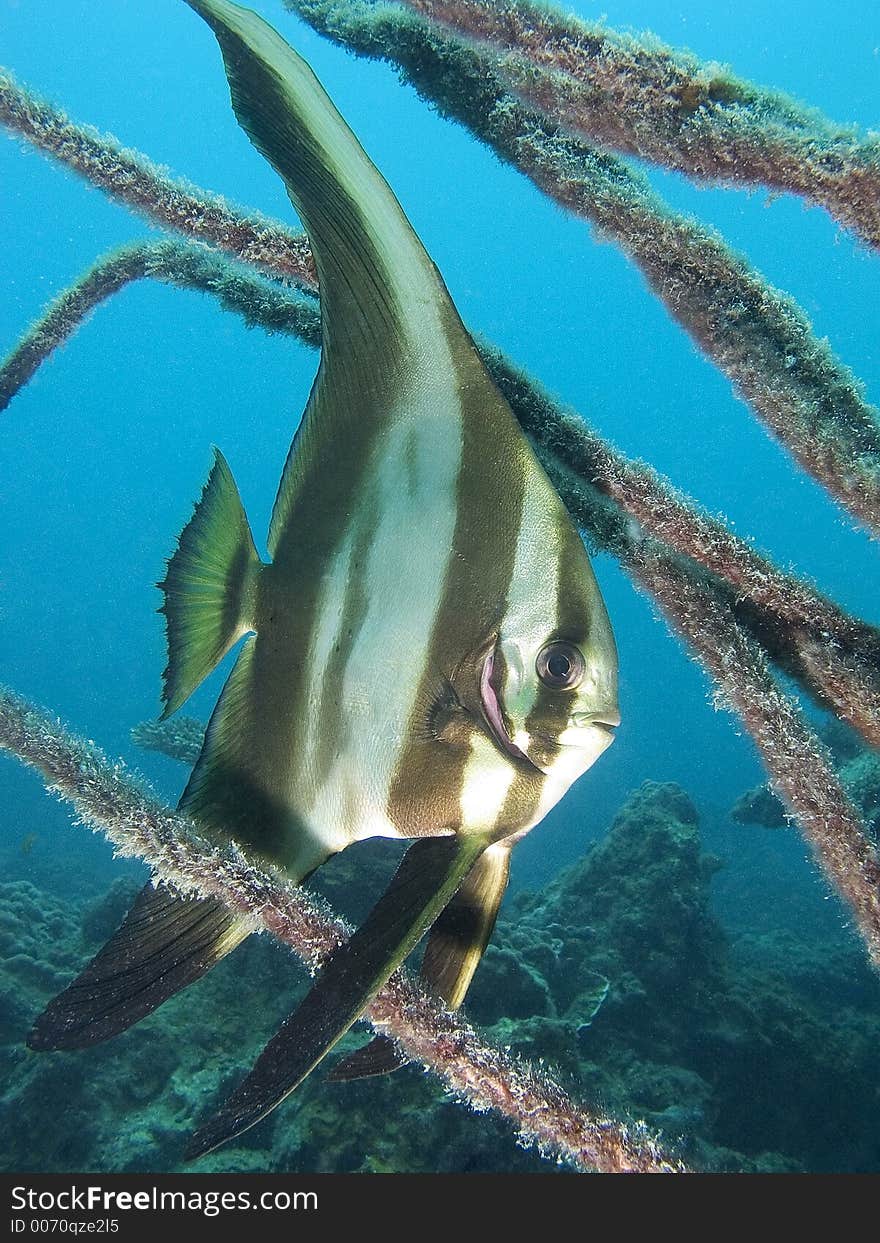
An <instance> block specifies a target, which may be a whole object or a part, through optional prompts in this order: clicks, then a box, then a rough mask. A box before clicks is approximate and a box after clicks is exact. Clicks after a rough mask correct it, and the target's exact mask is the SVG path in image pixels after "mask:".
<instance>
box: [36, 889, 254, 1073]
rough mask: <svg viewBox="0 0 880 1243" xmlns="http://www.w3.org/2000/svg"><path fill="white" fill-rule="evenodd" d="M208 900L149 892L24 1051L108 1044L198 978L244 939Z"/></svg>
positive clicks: (41, 1021) (236, 923)
mask: <svg viewBox="0 0 880 1243" xmlns="http://www.w3.org/2000/svg"><path fill="white" fill-rule="evenodd" d="M248 931H249V928H248V926H247V924H244V925H243V924H242V922H241V920H239V919H237V918H236V917H235V916H234V915H232V914H231V913H230V911H229V910H228V909H227V908H226V907H225V906H224V905H223V904H222V903H221V902H218V901H217V900H216V899H214V898H181V897H179V896H178V895H176V894H174V893H172V892H171V891H170V890H169V889H167V888H165V887H164V886H161V885H160V886H158V887H155V888H154V886H153V885H152V884H148V885H146V886H145V888H144V889H143V890H142V891H141V893H140V894H139V895H138V897H137V898H136V899H135V902H134V904H133V906H132V908H131V910H130V911H129V912H128V914H127V915H126V917H125V920H124V921H123V923H122V926H121V927H120V928H119V929H118V930H117V931H116V932H115V933H114V935H113V936H112V937H111V938H110V940H109V941H108V942H107V944H106V945H105V946H104V948H103V949H102V950H100V951H99V952H98V954H97V955H96V956H95V957H94V958H93V959H92V961H91V962H90V963H89V965H88V966H87V967H86V968H85V970H84V971H82V972H81V973H80V975H78V976H77V978H76V979H75V980H74V981H73V983H72V984H70V985H69V986H68V987H67V988H66V989H65V990H64V992H62V993H59V995H58V996H57V997H56V998H55V999H54V1001H51V1002H50V1003H49V1005H48V1006H47V1007H46V1009H45V1010H44V1011H43V1013H42V1014H41V1015H40V1017H39V1018H38V1019H37V1021H36V1024H35V1025H34V1028H33V1031H32V1032H31V1034H30V1036H29V1037H28V1045H29V1047H30V1048H31V1049H37V1050H49V1049H83V1048H86V1047H87V1046H89V1045H93V1044H98V1043H99V1042H100V1041H102V1040H109V1039H110V1037H111V1036H116V1035H118V1034H119V1033H120V1032H123V1031H125V1030H126V1029H127V1028H129V1027H131V1026H132V1025H133V1024H134V1023H137V1022H138V1021H139V1020H140V1019H142V1018H144V1017H145V1016H146V1015H148V1014H150V1013H151V1012H152V1011H153V1010H155V1009H156V1007H157V1006H159V1005H161V1004H162V1002H163V1001H167V999H168V998H169V997H171V996H173V995H174V993H176V992H178V991H179V990H180V989H182V988H185V987H186V985H187V984H192V983H193V982H194V981H195V980H197V979H199V977H200V976H202V975H204V974H205V972H206V971H208V970H209V969H210V968H211V967H213V966H214V964H215V963H217V962H219V961H220V959H221V958H223V957H225V955H226V954H228V953H229V952H230V951H231V950H233V949H235V947H236V945H238V944H239V943H240V942H241V941H243V940H244V938H245V937H246V936H247V935H248Z"/></svg>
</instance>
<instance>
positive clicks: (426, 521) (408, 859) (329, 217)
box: [31, 0, 619, 1153]
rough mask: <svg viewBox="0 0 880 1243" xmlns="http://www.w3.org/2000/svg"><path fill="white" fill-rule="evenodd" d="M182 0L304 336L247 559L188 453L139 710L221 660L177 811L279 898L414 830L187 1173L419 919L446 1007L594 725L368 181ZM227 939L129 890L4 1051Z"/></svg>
mask: <svg viewBox="0 0 880 1243" xmlns="http://www.w3.org/2000/svg"><path fill="white" fill-rule="evenodd" d="M187 2H188V3H189V4H190V7H192V8H193V9H195V10H196V11H197V12H198V13H199V14H200V15H201V16H202V17H204V19H205V20H206V21H207V22H208V24H209V25H210V26H211V27H212V29H213V30H214V33H215V34H216V36H217V39H218V42H219V44H220V47H221V50H222V53H223V57H224V61H225V65H226V71H227V76H228V79H229V82H230V86H231V91H232V102H233V107H234V109H235V112H236V115H237V117H238V119H239V121H240V123H241V124H242V126H243V127H244V128H245V130H246V131H247V132H248V134H249V136H250V137H251V139H252V141H253V142H254V143H255V145H256V146H257V147H258V149H259V150H260V151H261V152H262V153H263V154H264V155H265V156H266V158H267V159H268V160H269V161H270V163H272V164H273V166H274V167H275V168H276V170H277V171H278V172H279V174H280V175H281V177H282V178H283V179H284V181H285V184H286V186H287V188H288V191H289V193H290V197H291V199H292V201H293V204H294V206H295V207H296V209H297V211H298V213H299V215H300V217H301V219H302V221H303V224H304V225H305V228H306V230H307V232H308V234H309V238H310V241H311V243H312V248H313V252H314V256H315V262H316V266H317V271H318V279H319V287H320V295H321V313H322V338H323V340H322V354H321V363H320V367H319V370H318V374H317V377H316V380H315V384H314V387H313V389H312V393H311V396H310V398H309V402H308V405H307V407H306V411H305V414H304V416H303V421H302V425H301V428H300V430H299V432H298V433H297V436H296V438H295V441H294V444H293V446H292V449H291V453H290V455H289V457H288V461H287V464H286V466H285V469H284V473H283V476H282V480H281V484H280V487H279V491H278V495H277V499H276V502H275V507H274V511H273V515H272V520H271V524H270V529H269V533H268V541H267V545H268V559H267V560H266V561H263V560H261V558H260V557H259V556H258V554H257V550H256V546H255V543H254V540H253V538H252V536H251V532H250V528H249V526H248V523H247V519H246V517H245V515H244V511H243V508H242V505H241V501H240V499H239V496H238V492H237V490H236V488H235V484H234V481H233V479H232V475H231V473H230V471H229V468H228V466H227V465H226V463H225V460H224V459H223V457H222V455H220V454H219V453H217V455H216V458H215V463H214V467H213V469H212V471H211V474H210V476H209V479H208V482H207V484H206V486H205V490H204V492H203V495H202V498H201V500H200V501H199V503H198V505H197V506H196V509H195V512H194V514H193V517H192V518H191V520H190V522H189V523H188V524H187V526H186V527H185V528H184V530H183V532H182V533H181V536H180V539H179V542H178V548H177V550H176V552H175V553H174V555H173V557H172V558H171V560H170V562H169V564H168V570H167V574H166V577H165V579H164V581H163V583H162V584H160V586H162V588H163V590H164V593H165V602H164V605H163V609H164V612H165V614H166V622H167V629H168V646H169V662H168V667H167V669H166V671H165V677H164V701H165V710H166V714H167V713H169V712H172V711H175V710H176V709H177V708H178V707H179V706H180V705H181V704H182V703H183V702H185V700H186V699H187V698H188V696H189V695H190V694H191V693H192V691H193V690H194V689H195V688H196V686H197V685H198V684H199V683H200V682H201V680H202V679H203V678H204V677H205V676H206V675H207V674H208V673H209V672H210V671H211V669H212V668H214V667H215V666H216V664H217V663H218V662H219V660H220V659H222V657H223V656H224V655H225V654H226V653H227V652H228V651H229V650H230V649H231V648H233V647H234V646H235V645H236V644H239V643H240V644H241V646H240V650H239V653H238V656H237V658H236V662H235V665H234V668H233V670H232V672H231V674H230V676H229V678H228V680H227V683H226V685H225V687H224V689H223V692H222V694H221V696H220V699H219V701H218V703H217V706H216V708H215V711H214V713H213V715H212V718H211V721H210V724H209V727H208V730H207V733H206V738H205V744H204V747H203V750H202V753H201V755H200V757H199V760H198V762H197V763H196V765H195V768H194V770H193V773H192V776H191V778H190V781H189V783H188V785H187V788H186V790H185V792H184V795H183V798H182V800H181V807H182V808H183V809H184V810H186V811H187V813H188V814H189V815H191V816H192V817H193V818H194V819H196V820H197V821H198V822H199V824H200V825H201V826H202V827H203V828H204V829H205V830H207V831H208V832H209V833H215V834H217V835H218V836H222V837H223V838H225V837H227V836H228V835H229V834H232V836H233V837H234V838H235V840H236V841H238V842H239V843H241V844H242V845H244V846H245V847H246V848H248V850H249V851H250V852H252V853H254V854H256V855H258V856H260V857H262V858H263V859H265V860H266V861H268V862H270V863H272V864H274V865H276V866H280V867H281V868H283V869H284V870H285V871H286V873H287V874H288V876H289V877H290V878H291V879H293V880H294V881H296V882H299V881H301V880H303V879H304V878H305V877H306V876H308V875H309V873H311V872H312V871H313V870H314V869H315V868H316V867H318V866H320V864H321V863H322V862H324V860H325V859H327V858H328V857H329V856H330V855H332V854H334V853H336V852H338V851H340V850H342V849H344V848H345V847H346V846H348V845H349V844H350V843H351V842H354V841H357V840H359V839H362V838H366V837H372V836H390V837H405V838H412V839H416V840H415V843H414V845H413V846H412V847H411V848H410V850H409V851H408V852H407V854H406V856H405V857H404V861H403V863H402V864H401V866H400V869H399V871H398V873H397V875H396V877H395V879H394V881H392V884H391V886H390V888H389V890H388V892H387V893H386V894H385V896H384V897H383V898H382V899H381V900H380V902H379V903H378V904H377V906H376V908H375V909H374V911H373V913H372V914H371V915H370V916H369V918H368V920H367V921H366V923H365V925H364V926H363V927H362V928H361V929H360V930H359V931H358V933H356V934H355V936H354V938H353V939H352V941H351V942H349V943H348V944H347V945H346V946H343V947H341V949H340V950H339V951H337V954H336V955H334V956H333V958H332V959H331V961H330V963H329V964H328V965H327V967H326V968H325V970H324V972H323V974H322V976H321V977H319V980H318V983H317V984H316V985H315V988H314V989H313V991H312V993H310V994H309V996H308V997H307V998H306V1001H305V1002H304V1003H303V1006H302V1007H301V1009H300V1010H299V1011H297V1012H296V1014H294V1015H293V1016H291V1019H290V1020H288V1022H287V1023H286V1024H285V1025H284V1027H283V1028H282V1030H281V1031H280V1032H279V1033H278V1036H276V1037H275V1038H274V1040H273V1041H272V1042H270V1044H269V1046H267V1049H266V1051H265V1052H264V1054H263V1056H262V1057H261V1059H260V1061H259V1062H258V1063H257V1066H256V1067H255V1070H254V1072H253V1073H252V1075H251V1076H250V1077H249V1078H248V1080H246V1081H245V1084H244V1085H243V1087H242V1088H241V1089H240V1090H239V1092H238V1093H236V1094H234V1096H233V1097H232V1098H231V1100H230V1102H228V1103H227V1106H225V1107H224V1109H223V1110H222V1111H221V1113H220V1114H219V1115H218V1116H217V1118H216V1119H215V1120H214V1121H213V1122H212V1123H211V1124H209V1126H208V1128H206V1129H205V1131H204V1132H202V1133H200V1135H199V1136H198V1137H197V1140H196V1144H195V1147H194V1150H193V1151H194V1152H196V1153H198V1152H204V1151H207V1150H208V1149H209V1148H211V1147H214V1146H216V1144H217V1143H221V1142H223V1141H224V1140H225V1139H227V1138H229V1137H230V1136H231V1135H232V1134H236V1133H238V1132H239V1131H240V1130H242V1129H244V1128H245V1127H246V1126H249V1125H252V1124H253V1122H255V1121H257V1120H258V1118H259V1117H261V1116H263V1114H264V1113H265V1112H267V1110H268V1109H270V1108H272V1107H273V1106H274V1105H275V1104H276V1103H277V1102H278V1100H280V1099H281V1098H282V1097H283V1096H284V1095H286V1094H287V1092H288V1091H290V1090H292V1088H293V1087H295V1086H296V1083H298V1082H299V1081H300V1080H301V1079H302V1078H303V1077H304V1075H305V1074H307V1073H308V1071H309V1070H310V1069H311V1067H312V1066H313V1065H315V1064H316V1062H317V1061H318V1060H320V1058H321V1057H322V1056H323V1055H324V1054H325V1053H326V1051H327V1049H329V1048H330V1047H331V1045H332V1044H333V1043H335V1041H336V1040H337V1039H338V1038H339V1036H341V1035H342V1034H343V1033H344V1032H345V1031H346V1030H347V1029H348V1027H349V1026H350V1025H351V1023H352V1022H354V1021H355V1020H356V1019H357V1017H358V1016H359V1014H360V1013H361V1012H362V1011H363V1008H364V1006H365V1004H366V1003H367V1001H368V1000H369V998H370V997H371V996H372V995H373V994H374V993H375V992H376V991H377V989H378V988H379V987H381V984H382V983H383V982H384V980H385V979H387V977H388V975H389V974H390V972H391V971H392V970H394V968H395V967H396V966H398V965H399V964H400V962H402V961H403V959H404V958H405V957H406V955H407V954H408V953H409V951H410V950H411V949H412V948H413V946H414V945H415V944H416V943H417V941H418V940H419V939H420V937H421V936H422V935H423V933H424V932H425V930H426V929H427V928H428V927H430V926H432V925H433V931H432V934H431V938H430V939H429V943H428V949H427V951H426V957H425V964H424V965H423V974H424V975H425V977H426V979H427V980H428V982H429V983H431V984H432V985H433V986H434V987H436V988H437V990H438V991H439V992H440V994H441V996H443V997H444V998H446V1000H447V1001H448V1002H449V1004H452V1005H457V1004H459V1002H460V1001H461V999H462V997H463V996H464V993H465V991H466V989H467V985H468V983H469V981H470V978H471V976H472V974H473V971H474V969H475V968H476V965H477V963H478V961H479V957H480V955H481V953H482V951H483V948H484V947H485V944H486V941H487V940H488V937H489V935H490V934H491V931H492V926H493V924H494V920H495V915H496V913H497V909H498V906H499V904H500V901H501V897H502V895H503V892H504V888H505V886H506V883H507V875H508V861H509V854H510V847H511V845H512V844H513V843H514V842H515V841H516V840H518V839H519V837H521V836H522V835H523V833H525V832H527V831H528V830H529V829H530V828H531V827H533V826H534V825H535V824H537V823H538V822H539V821H540V820H541V819H542V818H543V817H544V815H546V813H547V811H548V810H549V809H550V807H551V806H552V805H553V804H554V803H555V802H556V801H557V800H558V799H559V798H560V797H561V796H562V795H563V794H564V793H565V791H566V790H567V789H568V788H569V786H570V785H571V783H572V782H573V781H575V780H576V779H577V778H578V777H579V776H580V775H581V774H582V773H583V772H584V771H585V770H586V769H587V768H588V767H589V766H590V765H591V764H592V763H593V761H594V760H595V759H596V758H597V756H598V755H599V754H601V752H602V751H603V750H604V749H605V748H606V747H607V746H608V745H609V743H610V741H611V738H612V731H613V728H614V726H615V725H616V724H617V722H618V720H619V718H618V713H617V681H616V679H617V657H616V650H615V646H614V639H613V636H612V632H611V627H610V624H609V621H608V617H607V613H606V610H605V607H604V603H603V601H602V598H601V594H600V592H599V589H598V586H597V584H596V580H595V577H594V575H593V571H592V569H591V566H590V563H589V559H588V557H587V554H586V552H585V550H584V547H583V544H582V542H581V540H580V537H579V535H578V533H577V531H576V529H575V527H574V525H573V523H572V521H571V519H570V517H569V515H568V514H567V512H566V511H565V509H564V507H563V505H562V503H561V502H560V500H559V497H558V496H557V494H556V492H555V490H554V488H553V487H552V485H551V483H550V481H549V479H548V478H547V476H546V474H545V472H544V470H543V469H542V467H541V466H540V464H539V463H538V461H537V459H536V457H535V455H534V453H533V451H532V449H531V447H530V446H529V444H528V441H527V440H526V438H525V436H524V435H523V433H522V431H521V429H520V428H519V425H518V424H517V422H516V420H515V418H514V416H513V414H512V412H511V410H510V408H509V406H508V405H507V403H506V402H505V401H504V399H503V398H502V396H501V394H500V393H499V392H498V390H497V388H496V387H495V385H494V384H493V382H492V380H491V378H490V377H489V375H488V373H487V371H486V369H485V366H484V365H483V363H482V361H481V359H480V357H479V354H478V352H477V350H476V348H475V346H474V343H473V341H472V339H471V338H470V336H469V334H468V333H467V331H466V329H465V328H464V326H463V325H462V323H461V320H460V318H459V316H458V313H457V312H456V310H455V307H454V305H453V303H452V300H451V298H450V296H449V293H448V291H447V290H446V287H445V285H444V284H443V281H442V279H441V277H440V275H439V273H438V272H437V269H436V268H435V266H434V264H433V263H432V261H431V260H430V258H429V257H428V255H427V254H426V252H425V250H424V248H423V246H422V244H421V242H420V241H419V239H418V238H417V237H416V235H415V233H414V232H413V230H412V228H411V227H410V225H409V222H408V221H407V219H406V217H405V215H404V213H403V211H402V210H401V208H400V206H399V204H398V203H397V200H396V199H395V198H394V196H393V194H392V192H391V190H390V189H389V187H388V185H387V184H386V182H385V181H384V180H383V178H382V177H381V176H380V174H379V173H378V172H377V170H376V169H375V168H374V166H373V165H372V164H371V162H370V161H369V159H368V158H367V156H366V155H365V153H364V152H363V150H362V148H361V147H360V144H359V143H358V141H357V139H356V138H355V137H354V135H353V134H352V132H351V131H350V129H349V128H348V126H347V125H346V123H345V122H344V120H343V119H342V118H341V117H340V115H339V113H338V112H337V111H336V109H335V108H334V106H333V104H332V103H331V102H330V100H329V99H328V97H327V96H326V94H325V93H324V91H323V89H322V87H321V86H320V84H319V83H318V82H317V79H315V77H314V75H313V74H312V72H311V70H310V69H309V67H308V66H307V65H306V64H305V62H304V61H303V60H302V59H301V58H300V57H299V56H298V55H297V54H296V53H295V52H293V50H292V49H290V48H289V47H288V46H287V45H286V44H285V43H284V42H283V40H281V38H280V37H279V36H278V35H277V34H276V32H275V31H274V30H272V29H271V27H269V26H268V25H267V24H266V23H265V22H263V21H262V20H261V19H260V18H259V17H257V16H256V15H255V14H253V13H251V12H249V11H248V10H245V9H241V8H239V7H238V6H236V5H233V4H231V3H227V0H187ZM242 641H243V642H242ZM247 932H248V928H247V926H246V925H244V924H243V923H242V922H240V921H237V920H236V919H234V918H233V917H232V916H231V915H230V914H229V913H228V912H227V911H226V910H225V909H224V908H223V907H222V906H220V904H219V903H217V902H215V901H213V900H204V899H188V900H183V899H179V898H176V897H174V896H173V895H170V894H168V892H167V891H164V890H162V889H159V890H151V889H149V888H148V890H146V891H145V892H144V894H142V895H141V897H140V898H139V900H138V903H136V904H135V908H133V910H132V912H131V913H130V915H129V917H128V919H127V921H126V923H125V924H123V927H122V928H121V929H120V931H119V932H118V933H117V934H116V936H115V938H113V939H112V940H111V942H109V943H108V945H107V946H106V947H105V949H104V950H102V951H101V953H100V954H99V955H98V956H97V958H96V959H95V960H94V961H93V962H92V963H91V964H90V965H89V967H87V968H86V970H85V972H84V973H83V974H82V976H80V977H79V979H78V980H77V981H75V982H74V984H73V985H71V987H70V988H69V989H68V990H66V991H65V993H64V994H62V995H61V997H60V998H58V999H56V1001H55V1002H53V1003H52V1005H50V1007H49V1008H48V1010H47V1011H46V1012H45V1014H44V1015H43V1016H42V1017H41V1019H40V1020H39V1021H38V1024H37V1028H36V1029H35V1033H34V1035H33V1036H32V1041H31V1042H32V1044H34V1047H43V1048H45V1047H76V1046H77V1045H79V1044H84V1043H92V1042H93V1041H94V1040H95V1039H103V1038H106V1036H108V1035H112V1034H114V1032H115V1031H118V1030H122V1029H123V1028H124V1027H127V1026H130V1025H131V1023H132V1022H134V1021H137V1019H138V1018H139V1017H141V1016H142V1015H143V1014H144V1013H148V1012H149V1010H150V1009H153V1008H155V1006H156V1005H158V1004H159V1003H160V1002H161V1001H162V1000H164V998H165V997H166V996H170V995H171V994H172V993H173V992H175V991H177V989H179V988H180V987H183V986H184V985H185V984H187V983H189V982H190V981H191V980H193V979H196V978H198V976H199V975H201V974H202V973H203V972H204V971H205V970H207V969H208V967H210V966H211V965H212V964H213V963H214V962H216V961H217V960H218V959H219V958H220V957H222V956H223V955H224V954H225V953H227V952H229V950H230V949H231V948H233V947H234V946H235V945H236V944H237V943H238V942H239V941H240V940H241V939H243V937H244V936H245V935H247ZM371 1058H372V1059H373V1068H375V1067H376V1066H378V1067H379V1068H381V1069H390V1068H391V1065H393V1064H395V1059H394V1058H391V1059H390V1061H391V1065H389V1064H388V1063H389V1057H388V1050H387V1048H385V1049H383V1048H382V1047H381V1046H378V1045H377V1046H376V1047H375V1048H374V1049H373V1052H372V1053H368V1054H367V1055H364V1056H362V1059H361V1064H360V1071H359V1072H358V1073H372V1072H371V1070H370V1068H369V1066H367V1063H369V1062H370V1059H371ZM349 1069H350V1070H351V1068H349ZM354 1073H355V1072H354V1071H353V1070H352V1073H351V1074H349V1075H348V1076H346V1075H344V1074H343V1075H340V1077H354Z"/></svg>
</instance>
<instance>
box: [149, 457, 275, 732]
mask: <svg viewBox="0 0 880 1243" xmlns="http://www.w3.org/2000/svg"><path fill="white" fill-rule="evenodd" d="M259 568H260V559H259V557H258V556H257V550H256V548H255V547H254V541H253V538H252V536H251V530H250V527H249V526H248V520H247V518H246V517H245V512H244V508H243V506H242V503H241V498H240V497H239V494H238V489H237V488H236V486H235V480H234V479H233V477H232V472H231V471H230V469H229V466H228V465H227V463H226V459H225V458H224V456H223V454H222V453H221V452H220V451H219V449H215V450H214V465H213V467H212V469H211V473H210V475H209V476H208V482H207V483H206V484H205V487H204V490H203V492H202V496H201V499H200V500H199V503H198V504H197V505H196V507H195V512H194V513H193V516H192V517H191V518H190V520H189V522H188V523H187V524H186V526H185V527H184V528H183V530H182V531H181V533H180V537H179V539H178V541H177V549H176V551H175V553H174V556H173V557H172V558H171V560H170V561H169V562H168V570H167V572H166V574H165V578H164V579H163V580H162V582H161V583H159V586H160V588H161V589H162V591H163V592H164V594H165V601H164V603H163V605H162V607H161V609H160V610H159V611H160V613H164V614H165V623H166V629H167V631H168V665H167V667H166V669H165V672H164V674H163V690H162V698H163V700H164V703H165V710H164V712H163V713H162V717H163V719H164V718H165V717H167V716H169V715H170V714H171V713H172V712H175V711H176V710H177V709H178V708H179V707H180V705H181V704H182V703H184V702H185V700H187V699H188V698H189V697H190V695H191V694H192V693H193V691H194V690H195V689H196V687H197V686H198V685H199V684H200V683H201V682H202V681H203V680H204V679H205V678H206V677H207V676H208V674H209V673H210V672H211V670H212V669H214V668H216V666H217V665H218V664H219V663H220V661H221V660H222V659H223V657H224V656H225V655H226V653H227V652H228V651H229V649H230V648H231V647H232V646H233V645H234V644H235V643H237V642H238V640H239V639H240V638H241V637H242V636H243V635H245V634H247V632H248V631H249V630H251V629H253V613H254V607H253V596H254V584H255V582H256V576H257V572H258V570H259Z"/></svg>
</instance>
